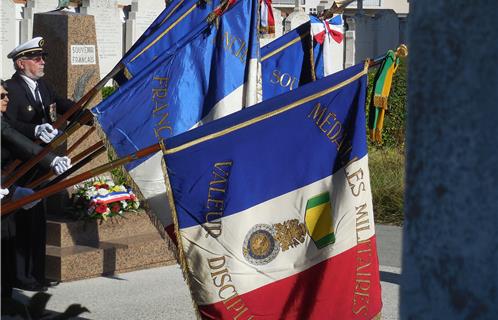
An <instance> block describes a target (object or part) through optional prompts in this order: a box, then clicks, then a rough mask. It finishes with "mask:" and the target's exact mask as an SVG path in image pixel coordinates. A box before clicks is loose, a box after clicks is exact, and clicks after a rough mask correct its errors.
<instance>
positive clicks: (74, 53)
mask: <svg viewBox="0 0 498 320" xmlns="http://www.w3.org/2000/svg"><path fill="white" fill-rule="evenodd" d="M95 56H96V54H95V46H94V45H71V58H70V59H71V65H73V66H75V65H85V64H96V63H97V60H96V59H95Z"/></svg>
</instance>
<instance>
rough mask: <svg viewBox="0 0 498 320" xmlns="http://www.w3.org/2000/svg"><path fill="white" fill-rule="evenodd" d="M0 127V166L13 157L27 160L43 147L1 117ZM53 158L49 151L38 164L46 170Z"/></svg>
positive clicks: (7, 162)
mask: <svg viewBox="0 0 498 320" xmlns="http://www.w3.org/2000/svg"><path fill="white" fill-rule="evenodd" d="M1 128H2V167H5V166H6V165H8V164H9V163H10V161H12V160H14V159H22V160H29V159H30V158H32V157H34V156H36V155H37V154H38V153H40V151H42V149H43V148H42V147H41V146H39V145H37V144H36V143H34V142H33V141H31V140H29V139H28V138H26V137H25V136H24V135H23V134H22V133H20V132H19V131H17V130H16V129H14V128H13V127H12V126H11V125H10V123H9V122H8V121H7V120H5V119H4V118H3V117H2V118H1ZM54 158H55V155H54V154H52V153H49V154H47V155H46V156H45V157H44V158H43V159H42V160H41V161H40V162H39V163H38V164H39V165H41V166H42V167H43V168H44V169H47V170H48V169H49V168H50V164H51V163H52V161H53V160H54Z"/></svg>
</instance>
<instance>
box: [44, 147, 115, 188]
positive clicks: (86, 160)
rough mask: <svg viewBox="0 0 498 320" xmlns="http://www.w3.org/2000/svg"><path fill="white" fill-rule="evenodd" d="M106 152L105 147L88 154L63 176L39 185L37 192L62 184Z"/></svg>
mask: <svg viewBox="0 0 498 320" xmlns="http://www.w3.org/2000/svg"><path fill="white" fill-rule="evenodd" d="M105 151H106V148H105V147H104V146H103V145H102V146H100V147H99V148H98V149H94V150H93V152H91V153H90V154H86V155H85V156H84V158H82V159H81V160H80V161H79V162H78V163H76V164H75V165H74V166H72V167H71V168H69V169H68V170H66V171H65V172H64V173H63V174H61V175H59V176H57V177H55V178H54V179H52V180H50V181H45V182H44V183H42V184H40V185H38V186H37V188H36V190H35V191H39V189H40V188H42V189H43V188H46V187H48V186H51V185H55V184H57V183H59V182H61V181H62V180H64V179H66V178H67V177H69V176H70V175H71V174H73V173H75V172H76V171H78V170H79V169H81V168H82V167H83V166H84V165H86V164H88V163H90V161H92V160H94V159H96V158H97V157H98V156H100V155H101V154H102V153H103V152H105Z"/></svg>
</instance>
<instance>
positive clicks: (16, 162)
mask: <svg viewBox="0 0 498 320" xmlns="http://www.w3.org/2000/svg"><path fill="white" fill-rule="evenodd" d="M122 69H123V65H122V64H121V63H118V64H117V65H116V66H115V67H114V68H113V69H112V70H111V72H109V73H108V74H107V75H106V76H105V77H104V78H103V79H102V80H100V81H99V82H98V83H97V84H96V85H95V86H94V87H93V88H92V89H90V91H88V92H87V93H86V94H85V95H84V96H83V97H82V98H81V99H80V100H78V102H76V103H75V104H74V105H73V106H72V107H71V108H70V109H69V110H68V111H67V112H65V113H64V114H63V115H62V116H61V117H60V118H59V119H57V121H56V122H55V123H54V124H53V127H54V128H59V127H60V126H61V125H62V124H65V123H66V122H67V120H68V119H69V118H70V117H71V116H72V115H73V114H75V113H76V112H78V111H80V110H83V109H84V108H85V107H86V106H87V105H88V104H89V103H90V102H91V101H92V100H93V98H94V97H95V96H96V95H97V93H98V92H99V91H100V90H101V89H102V88H103V87H104V85H105V84H106V83H107V82H109V81H110V80H111V79H112V77H114V76H115V75H116V74H118V73H119V71H121V70H122ZM81 118H83V119H81ZM80 119H81V120H80ZM87 119H88V118H87V117H85V116H84V115H83V114H81V115H79V116H77V119H75V120H79V122H74V121H73V123H74V124H72V125H70V127H69V129H68V131H69V130H70V129H71V127H73V126H75V124H76V123H78V126H77V128H79V127H81V125H83V124H86V123H87V122H89V121H90V120H91V119H88V120H87ZM85 120H86V121H85ZM82 121H85V122H84V123H81V122H82ZM77 128H76V129H77ZM74 132H76V130H71V131H70V133H69V134H67V133H66V134H63V135H62V136H60V137H59V138H57V139H55V140H54V141H52V142H51V143H49V144H48V145H47V146H45V147H44V148H43V150H42V151H40V153H38V154H37V155H36V156H35V157H34V158H32V161H31V162H30V165H29V166H28V165H26V163H25V164H24V165H23V166H22V167H21V168H20V169H19V170H21V169H22V172H20V173H18V172H19V170H18V171H16V172H15V173H14V176H13V177H12V178H11V179H9V180H8V181H7V182H5V184H4V185H3V187H7V188H8V187H10V186H11V185H12V184H13V183H15V182H16V181H17V180H18V179H19V178H20V177H22V175H24V174H25V173H26V172H27V171H29V169H31V168H32V167H33V166H34V165H36V164H37V163H38V162H40V161H41V159H42V158H43V157H44V156H45V155H47V154H48V153H49V152H50V151H52V150H54V149H55V148H56V147H58V146H59V145H61V144H62V143H63V142H64V141H66V140H67V139H68V138H69V136H70V135H71V134H73V133H74ZM36 143H38V144H39V143H41V141H40V140H37V141H36ZM21 163H22V161H20V160H14V161H13V163H12V164H11V165H9V166H8V168H7V170H5V171H4V172H3V174H4V175H5V176H9V175H10V174H11V172H12V171H14V170H15V169H16V168H17V166H19V164H21ZM14 178H15V179H14Z"/></svg>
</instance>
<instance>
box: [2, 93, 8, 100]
mask: <svg viewBox="0 0 498 320" xmlns="http://www.w3.org/2000/svg"><path fill="white" fill-rule="evenodd" d="M8 97H9V94H8V93H0V100H3V99H5V98H8Z"/></svg>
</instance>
